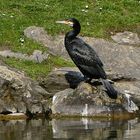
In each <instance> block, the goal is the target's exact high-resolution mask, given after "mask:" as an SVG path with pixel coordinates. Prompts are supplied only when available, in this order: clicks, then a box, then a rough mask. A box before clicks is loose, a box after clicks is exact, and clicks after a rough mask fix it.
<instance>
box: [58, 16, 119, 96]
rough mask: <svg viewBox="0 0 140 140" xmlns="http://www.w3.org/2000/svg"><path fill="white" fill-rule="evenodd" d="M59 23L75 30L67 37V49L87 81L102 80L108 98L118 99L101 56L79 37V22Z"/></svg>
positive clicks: (67, 21) (66, 21)
mask: <svg viewBox="0 0 140 140" xmlns="http://www.w3.org/2000/svg"><path fill="white" fill-rule="evenodd" d="M57 23H63V24H68V25H70V26H71V27H72V28H73V30H71V31H69V32H68V33H67V34H66V35H65V47H66V50H67V52H68V54H69V55H70V57H71V59H72V60H73V62H74V63H75V65H76V66H77V67H78V68H79V70H80V71H81V72H82V73H83V75H84V76H85V79H86V80H87V81H89V82H90V81H91V80H92V79H93V78H94V79H99V78H100V79H101V81H102V83H103V85H104V87H105V88H106V92H107V94H108V96H109V97H110V98H112V99H116V98H117V91H116V90H115V89H114V88H113V86H112V85H111V84H110V83H109V81H108V80H107V76H106V73H105V71H104V69H103V63H102V61H101V60H100V58H99V56H98V55H97V53H96V52H95V50H94V49H93V48H92V47H91V46H89V45H88V44H87V43H85V42H84V41H83V40H82V39H80V38H78V37H77V35H78V34H79V33H80V30H81V26H80V23H79V21H78V20H77V19H75V18H70V19H67V20H64V21H57Z"/></svg>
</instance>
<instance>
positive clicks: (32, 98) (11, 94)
mask: <svg viewBox="0 0 140 140" xmlns="http://www.w3.org/2000/svg"><path fill="white" fill-rule="evenodd" d="M49 97H50V94H49V93H48V92H47V91H45V90H44V89H43V88H42V87H40V86H39V85H38V83H37V82H35V81H33V80H31V79H30V78H28V77H26V76H25V75H24V73H22V72H19V71H17V70H14V69H11V68H9V67H7V66H3V65H0V113H4V114H6V113H26V112H27V111H29V112H30V113H32V114H35V113H43V112H45V111H47V107H48V102H47V101H48V98H49Z"/></svg>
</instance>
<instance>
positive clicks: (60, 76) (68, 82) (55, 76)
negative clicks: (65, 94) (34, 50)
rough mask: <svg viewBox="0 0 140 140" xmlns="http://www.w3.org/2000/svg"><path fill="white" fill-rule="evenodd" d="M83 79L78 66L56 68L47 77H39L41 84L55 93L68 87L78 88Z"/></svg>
mask: <svg viewBox="0 0 140 140" xmlns="http://www.w3.org/2000/svg"><path fill="white" fill-rule="evenodd" d="M83 80H84V77H83V75H82V74H81V73H80V72H79V70H78V68H76V67H73V68H70V67H63V68H58V69H57V68H56V69H54V70H53V71H51V72H50V73H49V74H48V76H47V77H40V78H39V79H38V81H39V84H40V85H41V86H42V87H43V88H45V89H46V90H47V91H48V92H50V93H53V94H55V93H56V92H58V91H61V90H64V89H67V88H76V87H77V85H78V84H79V83H80V82H81V81H83Z"/></svg>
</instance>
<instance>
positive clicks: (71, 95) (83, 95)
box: [52, 82, 138, 117]
mask: <svg viewBox="0 0 140 140" xmlns="http://www.w3.org/2000/svg"><path fill="white" fill-rule="evenodd" d="M137 110H138V107H137V106H136V104H135V103H134V102H133V100H132V99H130V97H128V96H127V95H125V94H118V99H117V100H114V99H110V98H109V97H108V96H107V94H106V93H105V91H104V90H102V88H101V86H96V87H94V86H91V85H90V84H88V83H84V82H81V83H80V84H79V86H78V87H77V88H76V89H66V90H64V91H60V92H58V93H56V94H55V95H54V96H53V101H52V113H53V114H54V115H55V114H56V115H58V114H59V115H62V116H63V115H64V116H92V117H93V116H96V117H97V116H98V117H99V116H103V117H112V116H115V115H119V114H121V115H125V114H127V113H128V114H129V113H135V112H136V111H137Z"/></svg>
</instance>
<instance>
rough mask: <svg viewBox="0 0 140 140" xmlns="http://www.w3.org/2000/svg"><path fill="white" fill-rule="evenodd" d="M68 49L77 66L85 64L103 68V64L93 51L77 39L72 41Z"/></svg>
mask: <svg viewBox="0 0 140 140" xmlns="http://www.w3.org/2000/svg"><path fill="white" fill-rule="evenodd" d="M70 47H71V49H70V53H71V56H72V58H73V60H74V61H75V62H76V61H77V62H78V64H80V65H85V64H86V65H87V66H97V65H98V66H101V67H102V66H103V63H102V61H101V60H100V58H99V56H98V55H97V53H96V52H95V50H94V49H93V48H91V47H90V46H89V45H88V44H86V43H85V42H84V41H82V40H81V39H79V38H78V39H75V40H73V41H72V42H71V46H70Z"/></svg>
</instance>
